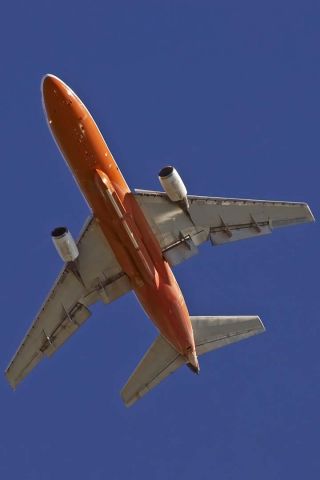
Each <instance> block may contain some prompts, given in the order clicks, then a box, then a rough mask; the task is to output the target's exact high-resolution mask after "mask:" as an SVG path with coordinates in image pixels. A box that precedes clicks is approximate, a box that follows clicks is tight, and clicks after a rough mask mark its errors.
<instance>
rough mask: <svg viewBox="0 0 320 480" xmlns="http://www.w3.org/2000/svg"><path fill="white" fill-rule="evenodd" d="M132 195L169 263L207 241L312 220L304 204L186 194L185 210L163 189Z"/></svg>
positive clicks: (216, 241) (251, 234) (231, 239)
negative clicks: (161, 190) (186, 205)
mask: <svg viewBox="0 0 320 480" xmlns="http://www.w3.org/2000/svg"><path fill="white" fill-rule="evenodd" d="M135 198H136V200H137V201H138V203H139V204H140V206H141V208H142V210H143V212H144V214H145V216H146V218H147V220H148V222H149V224H150V226H151V228H152V230H153V232H154V234H155V235H156V237H157V238H158V241H159V243H160V246H161V248H162V251H163V253H164V256H165V258H166V259H167V261H168V262H169V263H170V265H171V266H174V265H177V264H178V263H181V262H182V261H184V260H186V259H187V258H189V257H191V256H193V255H194V254H196V253H197V251H198V249H197V247H198V245H200V244H201V243H203V242H205V241H207V240H210V241H211V243H212V245H222V244H225V243H230V242H234V241H237V240H242V239H245V238H250V237H257V236H260V235H266V234H269V233H271V232H272V231H273V229H275V228H277V227H284V226H288V225H294V224H298V223H306V222H312V221H314V217H313V215H312V213H311V211H310V209H309V207H308V205H307V204H306V203H295V202H277V201H265V200H247V199H235V198H219V197H199V196H195V195H188V200H189V206H190V207H189V210H188V212H186V211H184V210H183V209H182V208H180V207H179V205H177V204H176V203H173V202H171V201H170V200H169V198H168V197H167V195H166V193H163V192H152V191H148V190H136V191H135Z"/></svg>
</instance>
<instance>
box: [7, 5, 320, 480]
mask: <svg viewBox="0 0 320 480" xmlns="http://www.w3.org/2000/svg"><path fill="white" fill-rule="evenodd" d="M319 15H320V6H319V2H318V1H311V0H304V1H299V2H297V1H292V0H290V1H289V0H283V1H281V0H280V1H279V0H269V1H268V2H262V1H256V0H252V1H246V0H244V1H241V2H239V1H237V0H229V1H228V0H210V1H209V0H207V1H204V0H199V1H195V0H194V1H187V0H185V1H182V0H170V1H168V0H161V1H160V0H159V1H152V0H151V1H150V0H149V1H147V0H146V1H134V2H133V1H132V2H130V1H126V2H125V1H119V0H113V1H111V0H108V1H102V0H100V1H92V2H91V3H90V2H84V1H82V0H80V1H62V0H55V1H48V0H42V1H41V2H40V1H29V2H26V1H13V2H4V3H3V5H2V7H1V20H0V23H1V28H0V45H1V47H0V49H1V94H0V95H1V97H0V102H1V103H0V105H1V119H2V122H1V130H0V138H1V150H2V151H1V159H2V160H1V165H2V173H1V179H2V181H1V190H0V195H1V205H2V215H1V220H2V222H1V223H2V229H1V230H2V234H1V240H0V241H1V252H2V255H1V279H2V285H1V291H0V299H1V339H0V342H1V344H0V367H1V370H4V369H5V367H6V365H7V363H8V361H9V360H10V358H11V356H12V355H13V353H14V351H15V349H16V348H17V346H18V344H19V343H20V341H21V339H22V337H23V335H24V334H25V331H26V329H27V328H28V326H29V324H30V322H31V321H32V319H33V318H34V316H35V314H36V313H37V310H38V308H39V306H40V304H41V303H42V301H43V298H44V297H45V295H46V294H47V292H48V290H49V289H50V287H51V284H52V282H53V281H54V279H55V277H56V275H57V273H58V271H59V270H60V268H61V262H60V260H59V258H58V256H57V255H56V253H55V251H54V249H53V246H52V244H51V240H50V235H49V233H50V230H51V229H52V227H55V226H57V225H61V224H67V225H68V226H69V227H70V229H71V231H72V232H73V233H74V234H75V235H77V234H78V233H79V230H80V228H81V226H82V224H83V222H84V220H85V218H86V217H87V215H88V209H87V205H86V204H85V202H84V200H83V198H82V196H81V194H80V193H79V191H78V189H77V187H76V185H75V183H74V181H73V179H72V177H71V175H70V173H69V171H68V169H67V168H66V165H65V163H64V162H63V160H62V158H61V157H60V154H59V152H58V151H57V149H56V146H55V144H54V142H53V141H52V139H51V136H50V134H49V132H48V129H47V125H46V122H45V119H44V116H43V112H42V107H41V98H40V81H41V77H42V76H43V75H44V74H45V73H47V72H51V73H54V74H56V75H58V76H60V77H61V78H62V79H64V80H65V81H66V82H67V83H69V84H70V86H71V87H72V88H73V89H74V90H75V91H76V92H77V93H78V95H79V96H80V97H81V98H82V99H83V101H84V102H85V103H86V104H87V106H88V108H89V109H90V111H91V112H92V114H93V115H94V117H95V119H96V121H97V122H98V124H99V126H100V128H101V130H102V132H103V134H104V135H105V138H106V140H107V142H108V144H109V146H110V149H111V150H112V152H113V153H114V156H115V158H116V159H117V161H118V164H119V166H120V168H121V169H122V171H123V173H124V175H125V176H126V178H127V180H128V183H129V184H130V185H131V187H137V188H147V189H148V188H149V189H159V185H158V180H157V172H158V171H159V169H160V168H161V167H162V166H164V165H166V164H168V163H171V164H174V165H175V166H176V167H177V169H178V170H179V171H180V173H181V175H182V177H183V178H184V180H185V183H186V185H187V187H188V190H189V192H190V193H192V194H203V195H213V196H226V197H228V196H229V197H247V198H263V199H276V200H278V199H283V200H292V201H307V202H308V203H309V204H310V206H311V208H312V210H313V213H314V214H315V216H318V217H319V173H320V169H319V154H320V145H319V123H320V113H319V112H320V100H319V91H320V89H319V85H320V55H319V45H320V17H319ZM319 240H320V234H319V224H314V225H305V226H299V227H294V228H290V229H284V230H281V231H279V230H277V231H276V232H275V233H274V234H273V235H271V236H268V237H264V238H259V239H255V240H248V241H244V242H239V243H238V244H233V245H228V246H224V247H220V248H215V249H213V248H211V247H210V246H205V247H203V248H202V251H201V255H199V256H197V257H194V258H193V259H191V260H190V261H189V262H187V263H185V264H183V265H181V266H179V267H177V269H176V270H175V272H176V275H177V278H178V281H179V282H180V284H181V286H182V289H183V292H184V294H185V297H186V301H187V304H188V306H189V309H190V312H191V314H193V315H197V314H198V315H201V314H202V315H210V314H211V315H219V314H220V315H228V314H230V315H237V314H259V315H260V316H261V318H262V319H263V321H264V323H265V326H266V328H267V332H266V333H265V334H263V335H260V336H257V337H254V338H253V339H250V340H247V341H245V342H242V343H239V344H237V345H234V346H231V347H228V348H226V349H224V350H219V351H217V352H215V353H212V354H209V355H207V356H206V357H203V358H201V366H202V370H201V375H200V376H199V377H196V376H193V375H191V374H190V372H189V371H188V370H187V369H181V370H180V371H179V372H177V373H176V374H175V375H173V376H171V377H170V378H169V379H168V380H166V381H165V382H164V383H163V384H161V385H160V386H159V387H157V389H155V390H154V391H153V392H152V393H150V394H149V395H148V396H146V397H145V398H144V399H143V400H141V401H140V402H138V403H137V404H136V405H135V406H134V407H132V408H131V409H126V408H125V407H124V406H123V405H122V403H121V400H120V398H119V391H120V389H121V387H122V386H123V384H124V383H125V381H126V380H127V378H128V376H129V375H130V373H131V372H132V370H133V369H134V367H135V366H136V364H137V362H138V360H139V359H140V357H141V356H142V354H143V353H144V352H145V350H146V349H147V347H148V346H149V344H150V343H151V342H152V340H153V339H154V338H155V336H156V332H155V330H154V328H153V326H152V325H151V324H150V322H149V321H148V320H147V318H146V317H145V315H144V313H143V312H142V310H141V308H140V307H139V305H138V304H137V302H136V300H135V298H134V296H133V295H131V294H129V295H127V296H126V297H123V298H122V299H121V300H119V301H117V302H115V303H113V304H111V305H109V306H104V307H103V306H97V307H96V308H94V315H93V316H92V317H91V319H90V320H89V321H88V322H87V324H86V325H85V326H84V327H83V328H82V329H81V331H80V332H79V333H78V334H77V335H76V336H74V337H73V338H72V339H71V340H70V341H69V342H68V344H66V345H65V347H64V348H63V349H62V350H60V351H59V352H58V353H57V354H56V356H55V357H54V358H52V359H51V360H50V361H49V360H47V361H44V362H43V363H42V364H41V365H40V366H39V367H38V368H37V369H36V370H35V371H34V372H33V374H32V375H31V376H30V377H29V378H28V379H27V380H26V381H25V382H24V383H23V384H22V385H21V387H20V388H18V390H17V391H16V392H12V391H11V390H10V388H9V386H8V385H7V383H6V381H5V379H4V377H3V378H2V380H1V381H0V401H1V409H0V478H1V479H5V480H13V479H20V478H23V479H24V480H29V479H30V480H42V479H46V480H55V479H57V478H59V479H63V480H64V479H70V478H76V479H79V480H82V479H93V480H98V479H99V480H100V479H115V480H118V479H121V480H122V479H128V478H130V479H136V478H139V479H140V478H141V479H148V480H149V479H152V480H160V479H169V480H170V479H180V478H181V479H184V480H191V479H192V480H194V479H197V480H207V479H213V478H214V479H219V480H226V479H238V478H241V479H242V478H243V479H257V478H259V479H260V480H265V479H268V480H270V479H284V478H290V479H301V478H308V479H315V478H318V477H319V474H320V460H319V444H320V434H319V423H320V414H319V394H320V367H319V335H320V323H319Z"/></svg>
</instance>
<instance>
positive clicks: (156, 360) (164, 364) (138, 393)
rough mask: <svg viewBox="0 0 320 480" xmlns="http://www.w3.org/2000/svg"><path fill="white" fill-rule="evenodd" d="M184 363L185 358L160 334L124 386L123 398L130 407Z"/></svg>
mask: <svg viewBox="0 0 320 480" xmlns="http://www.w3.org/2000/svg"><path fill="white" fill-rule="evenodd" d="M184 363H185V359H184V358H183V357H182V356H181V355H180V354H179V353H178V352H177V351H176V350H175V349H174V348H173V347H171V345H170V344H169V343H168V342H167V341H166V340H165V339H164V338H163V337H162V336H161V335H160V336H159V337H158V338H156V340H155V341H154V342H153V344H152V345H151V347H150V348H149V350H148V351H147V353H146V354H145V356H144V357H143V358H142V360H141V362H140V363H139V365H138V366H137V368H136V369H135V371H134V372H133V374H132V375H131V377H130V378H129V380H128V382H127V383H126V385H125V386H124V387H123V389H122V391H121V398H122V400H123V401H124V403H125V404H126V406H127V407H129V406H130V405H132V404H133V403H134V402H136V401H137V400H139V398H141V397H143V395H145V394H146V393H147V392H148V391H149V390H151V389H152V388H153V387H155V386H156V385H158V384H159V383H160V382H161V381H162V380H164V379H165V378H166V377H167V376H168V375H170V373H173V372H174V371H175V370H177V368H179V367H180V366H181V365H183V364H184Z"/></svg>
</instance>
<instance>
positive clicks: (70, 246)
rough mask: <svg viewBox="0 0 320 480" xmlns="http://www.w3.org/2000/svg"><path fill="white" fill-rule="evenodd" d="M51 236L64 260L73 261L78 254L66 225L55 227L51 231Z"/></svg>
mask: <svg viewBox="0 0 320 480" xmlns="http://www.w3.org/2000/svg"><path fill="white" fill-rule="evenodd" d="M51 238H52V241H53V244H54V246H55V247H56V249H57V252H58V253H59V255H60V257H61V258H62V260H63V261H64V262H74V260H75V259H76V258H77V257H78V256H79V250H78V247H77V245H76V243H75V241H74V239H73V237H72V235H71V233H70V232H69V230H68V229H67V228H66V227H57V228H55V229H54V230H53V231H52V232H51Z"/></svg>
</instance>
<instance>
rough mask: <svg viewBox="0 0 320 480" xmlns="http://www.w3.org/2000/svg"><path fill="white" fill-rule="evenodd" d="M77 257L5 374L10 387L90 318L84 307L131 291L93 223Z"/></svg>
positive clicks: (66, 268) (83, 235) (85, 231)
mask: <svg viewBox="0 0 320 480" xmlns="http://www.w3.org/2000/svg"><path fill="white" fill-rule="evenodd" d="M77 246H78V250H79V257H78V258H77V259H76V260H75V262H74V263H73V264H65V266H64V267H63V269H62V271H61V273H60V275H59V276H58V278H57V280H56V282H55V284H54V286H53V287H52V289H51V291H50V292H49V295H48V297H47V299H46V300H45V302H44V304H43V305H42V307H41V309H40V312H39V313H38V315H37V317H36V318H35V320H34V322H33V323H32V325H31V327H30V329H29V331H28V332H27V334H26V336H25V337H24V339H23V341H22V343H21V345H20V347H19V349H18V351H17V353H16V354H15V356H14V357H13V359H12V361H11V363H10V365H9V366H8V368H7V370H6V377H7V379H8V381H9V383H10V384H11V386H12V387H13V388H15V387H16V386H17V385H18V383H20V382H21V380H23V378H24V377H25V376H26V375H27V374H28V373H30V371H31V370H32V369H33V368H34V367H35V366H36V365H37V364H38V363H39V362H40V360H42V359H43V358H45V357H50V356H51V355H53V354H54V353H55V352H56V351H57V350H58V349H59V348H60V347H61V345H62V344H63V343H64V342H65V341H66V340H68V338H69V337H70V336H71V335H72V334H73V333H75V332H76V331H77V330H78V329H79V327H80V326H81V325H82V324H83V323H84V322H85V321H86V320H87V319H88V318H89V316H90V315H91V312H90V310H89V308H88V307H89V306H90V305H91V304H93V303H95V302H97V301H98V300H102V301H103V302H105V303H110V302H112V301H114V300H116V299H117V298H118V297H120V296H121V295H123V294H125V293H126V292H128V291H130V290H131V284H130V281H129V279H128V277H127V275H126V274H125V273H124V272H123V271H122V270H121V267H120V265H119V264H118V262H117V260H116V258H115V256H114V253H113V252H112V250H111V248H110V246H109V245H108V244H107V241H106V240H105V238H104V236H103V234H102V232H101V230H100V227H99V225H98V223H97V222H96V220H95V219H94V218H93V217H91V218H90V219H89V220H88V222H87V223H86V224H85V225H84V227H83V230H82V233H81V234H80V238H79V240H78V243H77Z"/></svg>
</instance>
